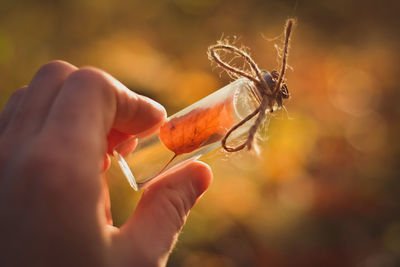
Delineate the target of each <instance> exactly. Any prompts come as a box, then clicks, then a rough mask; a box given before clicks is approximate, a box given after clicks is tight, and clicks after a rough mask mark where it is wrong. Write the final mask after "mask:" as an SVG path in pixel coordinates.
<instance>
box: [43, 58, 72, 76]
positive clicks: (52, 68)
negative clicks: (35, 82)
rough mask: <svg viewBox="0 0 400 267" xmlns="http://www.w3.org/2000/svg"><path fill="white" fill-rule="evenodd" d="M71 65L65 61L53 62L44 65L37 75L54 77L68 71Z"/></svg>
mask: <svg viewBox="0 0 400 267" xmlns="http://www.w3.org/2000/svg"><path fill="white" fill-rule="evenodd" d="M71 68H72V65H71V64H69V63H68V62H66V61H62V60H53V61H50V62H48V63H46V64H44V65H43V66H42V67H41V68H40V69H39V70H38V72H37V75H38V76H39V75H42V74H44V75H48V74H51V75H54V74H58V73H65V72H66V71H70V70H71Z"/></svg>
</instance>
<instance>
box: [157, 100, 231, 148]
mask: <svg viewBox="0 0 400 267" xmlns="http://www.w3.org/2000/svg"><path fill="white" fill-rule="evenodd" d="M232 111H233V104H232V99H228V100H227V101H225V102H223V103H220V104H218V105H215V106H213V107H210V108H206V109H204V108H199V109H194V110H192V111H191V112H189V113H187V114H185V115H183V116H180V117H175V118H173V119H171V120H169V121H167V122H166V123H165V124H164V125H163V126H161V128H160V134H159V136H160V139H161V141H162V142H163V144H164V145H165V146H166V147H167V148H168V149H170V150H171V151H173V152H174V153H175V155H180V154H184V153H190V152H192V151H194V150H196V149H198V148H200V147H202V146H205V145H208V144H211V143H213V142H216V141H218V140H220V139H221V138H222V137H223V136H224V135H225V133H226V132H227V130H228V129H229V128H230V127H232V125H233V123H234V118H233V116H232Z"/></svg>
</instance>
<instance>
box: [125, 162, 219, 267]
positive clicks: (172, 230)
mask: <svg viewBox="0 0 400 267" xmlns="http://www.w3.org/2000/svg"><path fill="white" fill-rule="evenodd" d="M211 180H212V173H211V170H210V168H209V167H208V165H206V164H204V163H201V162H193V163H190V164H187V165H185V166H184V167H182V168H180V169H177V170H175V171H174V172H170V173H169V174H167V175H166V176H165V177H163V178H162V179H160V180H158V181H156V182H155V183H154V184H151V185H150V186H149V187H148V188H146V189H145V191H144V192H143V195H142V198H141V199H140V201H139V204H138V206H137V208H136V210H135V212H134V214H133V215H132V216H131V218H130V219H129V220H128V221H127V222H126V224H125V225H124V226H123V227H122V228H121V229H120V232H119V238H118V239H119V240H120V246H119V249H118V250H119V253H121V252H122V253H123V255H119V256H120V257H119V258H120V260H122V261H123V263H125V264H127V265H128V264H137V265H138V266H158V265H163V264H165V263H166V261H167V259H168V254H169V252H170V250H171V249H172V247H173V245H174V243H175V242H176V239H177V237H178V234H179V232H180V230H181V228H182V226H183V225H184V223H185V221H186V217H187V215H188V213H189V211H190V209H191V208H192V207H193V205H194V204H195V203H196V201H197V200H198V199H199V198H200V196H201V195H202V194H203V193H204V191H205V190H206V189H207V188H208V187H209V185H210V183H211ZM121 246H122V247H121ZM119 253H118V254H119ZM125 264H123V265H125Z"/></svg>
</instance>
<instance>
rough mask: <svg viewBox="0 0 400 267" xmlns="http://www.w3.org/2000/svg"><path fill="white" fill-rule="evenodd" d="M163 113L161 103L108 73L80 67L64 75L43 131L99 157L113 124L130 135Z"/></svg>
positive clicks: (154, 124) (148, 128)
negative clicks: (126, 85)
mask: <svg viewBox="0 0 400 267" xmlns="http://www.w3.org/2000/svg"><path fill="white" fill-rule="evenodd" d="M165 117H166V113H165V109H164V108H163V107H162V106H161V105H160V104H158V103H156V102H155V101H153V100H151V99H149V98H147V97H144V96H141V95H138V94H136V93H134V92H132V91H130V90H129V89H127V88H126V87H125V86H124V85H122V83H120V82H119V81H117V80H116V79H115V78H113V77H112V76H111V75H109V74H107V73H105V72H103V71H101V70H98V69H95V68H82V69H79V70H77V71H75V72H73V73H72V74H71V75H70V76H69V77H68V78H67V79H66V81H65V83H64V85H63V86H62V88H61V90H60V92H59V94H58V96H57V98H56V100H55V102H54V103H53V106H52V108H51V110H50V114H49V116H48V119H47V121H46V124H45V126H44V128H43V132H45V133H46V135H47V136H49V135H50V136H53V137H57V139H58V141H59V142H61V144H60V145H61V147H63V148H65V149H67V150H71V149H72V150H75V151H73V152H76V153H78V154H82V153H83V154H87V153H89V154H91V153H90V152H92V153H95V154H91V155H86V156H90V157H93V156H94V157H95V158H96V157H99V158H102V157H103V154H104V153H105V152H106V148H107V142H106V137H107V134H108V133H109V132H110V130H111V129H112V128H114V129H116V130H118V131H120V132H122V133H126V134H131V135H134V134H138V133H142V132H146V133H151V132H154V131H156V130H157V129H158V128H159V126H160V125H161V123H162V122H163V121H164V119H165ZM64 144H66V146H65V145H64ZM76 150H78V151H76ZM96 155H97V156H96Z"/></svg>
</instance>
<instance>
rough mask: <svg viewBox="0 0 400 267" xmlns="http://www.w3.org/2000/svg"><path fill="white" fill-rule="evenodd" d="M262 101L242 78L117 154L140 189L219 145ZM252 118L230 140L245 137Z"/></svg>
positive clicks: (133, 182)
mask: <svg viewBox="0 0 400 267" xmlns="http://www.w3.org/2000/svg"><path fill="white" fill-rule="evenodd" d="M259 105H260V95H259V93H258V91H257V89H256V88H255V87H254V85H253V83H252V82H250V81H249V80H248V79H246V78H241V79H238V80H236V81H234V82H232V83H230V84H228V85H226V86H225V87H223V88H221V89H219V90H218V91H216V92H214V93H212V94H210V95H208V96H206V97H205V98H203V99H201V100H199V101H198V102H196V103H194V104H192V105H190V106H189V107H186V108H185V109H183V110H181V111H179V112H178V113H176V114H174V115H172V116H170V117H168V118H167V120H166V121H165V123H164V124H163V125H162V126H161V128H160V130H159V131H158V132H157V133H155V134H153V135H151V136H147V137H145V138H141V139H139V140H138V144H137V146H136V148H135V150H134V151H133V152H132V153H130V154H128V155H127V156H125V157H123V156H121V154H120V153H119V152H121V151H124V145H125V143H122V144H121V145H119V146H118V147H116V148H115V150H114V156H115V158H116V160H117V161H118V163H119V165H120V167H121V169H122V171H123V173H124V175H125V176H126V178H127V180H128V181H129V183H130V185H131V186H132V187H133V188H134V189H135V190H139V189H140V188H141V187H143V186H144V185H145V184H146V183H148V182H149V181H150V180H152V179H154V178H155V177H157V176H159V175H161V174H163V173H164V172H165V171H167V170H169V169H170V168H172V167H174V166H177V165H178V164H183V163H184V162H187V161H188V160H195V159H198V158H199V157H201V156H202V155H204V154H206V153H208V152H211V151H213V150H215V149H217V148H219V147H220V146H221V140H222V138H223V137H224V136H225V134H226V132H227V131H228V130H229V129H230V128H231V127H232V126H234V125H235V124H237V123H238V122H240V121H241V120H242V119H243V118H245V117H246V116H247V115H249V114H250V113H252V112H253V111H254V110H255V109H256V108H257V107H258V106H259ZM252 122H254V118H253V119H252V120H250V121H248V122H247V123H246V124H244V125H243V126H242V127H240V128H238V129H237V130H235V131H234V132H233V133H232V134H231V135H230V137H229V140H228V143H229V144H230V145H233V144H235V143H238V142H239V140H243V139H244V135H246V134H247V133H248V130H249V128H250V127H251V125H252ZM246 136H247V135H246ZM128 142H129V140H128Z"/></svg>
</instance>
